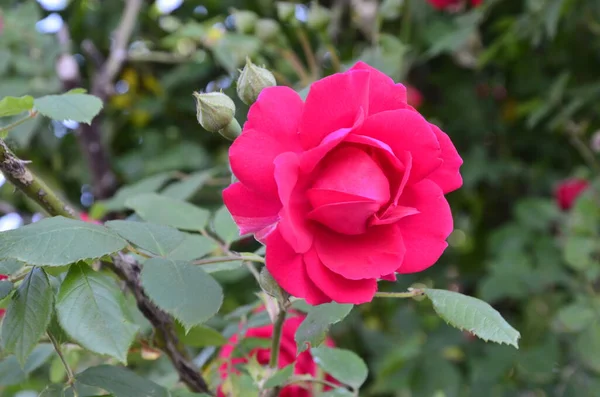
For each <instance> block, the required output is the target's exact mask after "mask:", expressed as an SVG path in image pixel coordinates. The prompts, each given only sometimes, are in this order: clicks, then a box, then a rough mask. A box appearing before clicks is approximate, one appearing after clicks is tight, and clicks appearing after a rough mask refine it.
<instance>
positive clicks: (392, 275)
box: [381, 273, 396, 281]
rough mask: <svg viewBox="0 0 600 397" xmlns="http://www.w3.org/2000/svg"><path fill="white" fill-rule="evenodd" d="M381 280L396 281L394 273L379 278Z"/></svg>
mask: <svg viewBox="0 0 600 397" xmlns="http://www.w3.org/2000/svg"><path fill="white" fill-rule="evenodd" d="M381 279H382V280H385V281H396V273H391V274H386V275H385V276H381Z"/></svg>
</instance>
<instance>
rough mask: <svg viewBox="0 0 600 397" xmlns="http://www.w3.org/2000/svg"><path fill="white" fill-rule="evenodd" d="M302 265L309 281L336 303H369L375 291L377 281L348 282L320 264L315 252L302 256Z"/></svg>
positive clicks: (311, 251)
mask: <svg viewBox="0 0 600 397" xmlns="http://www.w3.org/2000/svg"><path fill="white" fill-rule="evenodd" d="M304 263H305V264H306V270H307V272H308V276H309V277H310V278H311V280H312V281H313V282H314V283H315V284H316V285H317V286H318V287H319V288H320V289H321V290H322V291H323V292H325V293H326V294H327V296H329V297H330V298H331V299H333V301H335V302H337V303H354V304H360V303H365V302H370V301H372V300H373V296H374V295H375V292H376V291H377V280H375V279H365V280H348V279H347V278H344V277H342V276H340V275H339V274H336V273H334V272H332V271H331V270H329V269H328V268H327V267H325V266H324V265H323V263H321V260H320V259H319V256H318V255H317V253H316V251H315V250H310V251H308V252H307V253H306V254H304Z"/></svg>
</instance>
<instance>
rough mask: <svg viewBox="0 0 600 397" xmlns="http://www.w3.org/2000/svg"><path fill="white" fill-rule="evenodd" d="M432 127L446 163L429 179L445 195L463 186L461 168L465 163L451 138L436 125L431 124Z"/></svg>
mask: <svg viewBox="0 0 600 397" xmlns="http://www.w3.org/2000/svg"><path fill="white" fill-rule="evenodd" d="M430 126H431V129H432V130H433V132H434V133H435V135H436V137H437V139H438V141H439V142H440V147H441V149H442V155H441V158H442V160H443V161H444V162H443V163H442V165H440V167H439V168H438V169H437V170H435V171H433V172H432V173H431V174H430V175H429V176H428V177H427V178H428V179H431V180H432V181H434V182H435V183H437V184H438V186H439V187H441V188H442V191H443V192H444V193H449V192H451V191H454V190H456V189H458V188H459V187H461V186H462V183H463V181H462V176H461V175H460V171H459V168H460V166H461V165H462V163H463V161H462V159H461V158H460V156H459V155H458V152H457V151H456V148H455V147H454V145H453V144H452V141H451V140H450V137H449V136H448V135H447V134H446V133H445V132H443V131H442V130H440V129H439V128H438V127H437V126H436V125H434V124H430Z"/></svg>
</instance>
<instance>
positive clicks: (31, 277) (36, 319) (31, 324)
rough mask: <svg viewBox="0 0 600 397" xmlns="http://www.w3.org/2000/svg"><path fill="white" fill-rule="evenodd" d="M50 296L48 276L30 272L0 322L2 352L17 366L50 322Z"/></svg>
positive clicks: (24, 358) (31, 349) (51, 293)
mask: <svg viewBox="0 0 600 397" xmlns="http://www.w3.org/2000/svg"><path fill="white" fill-rule="evenodd" d="M53 301H54V292H53V291H52V287H51V286H50V282H49V281H48V276H46V273H44V271H43V270H42V269H40V268H37V267H36V268H34V269H33V270H32V271H31V272H30V273H29V274H27V276H26V277H25V279H24V280H23V282H22V283H21V284H20V285H19V288H18V289H17V291H16V293H15V295H14V296H13V298H12V300H11V301H10V304H9V305H8V309H7V310H6V314H5V315H4V320H3V321H2V338H0V340H1V341H2V349H3V350H4V351H6V352H8V353H14V354H15V356H16V357H17V359H18V360H19V362H20V363H21V364H24V363H25V360H26V359H27V357H28V356H29V354H30V353H31V352H32V351H33V348H34V347H35V346H36V345H37V343H38V341H39V340H40V338H41V337H42V335H44V333H45V332H46V327H48V324H49V323H50V319H51V318H52V305H53V303H54V302H53Z"/></svg>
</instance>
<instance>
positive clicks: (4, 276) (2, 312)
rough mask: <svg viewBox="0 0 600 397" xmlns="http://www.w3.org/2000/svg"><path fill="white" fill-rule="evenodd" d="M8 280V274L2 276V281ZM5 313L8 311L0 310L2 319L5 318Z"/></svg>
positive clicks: (0, 277)
mask: <svg viewBox="0 0 600 397" xmlns="http://www.w3.org/2000/svg"><path fill="white" fill-rule="evenodd" d="M7 279H8V276H7V275H6V274H0V281H2V280H7ZM4 313H6V310H4V309H0V317H2V316H4Z"/></svg>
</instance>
